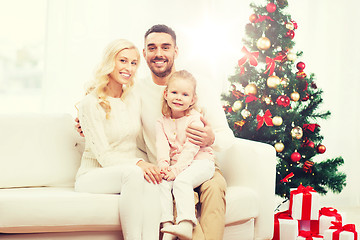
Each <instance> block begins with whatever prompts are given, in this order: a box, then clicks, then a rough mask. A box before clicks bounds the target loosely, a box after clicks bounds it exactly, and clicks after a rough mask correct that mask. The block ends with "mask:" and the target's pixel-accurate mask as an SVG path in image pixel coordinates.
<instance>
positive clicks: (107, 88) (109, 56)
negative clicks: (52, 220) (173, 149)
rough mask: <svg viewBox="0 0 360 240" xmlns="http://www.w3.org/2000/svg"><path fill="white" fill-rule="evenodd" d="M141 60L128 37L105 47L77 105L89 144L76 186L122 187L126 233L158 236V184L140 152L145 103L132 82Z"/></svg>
mask: <svg viewBox="0 0 360 240" xmlns="http://www.w3.org/2000/svg"><path fill="white" fill-rule="evenodd" d="M139 61H140V54H139V51H138V50H137V48H136V47H135V46H134V45H133V44H132V43H131V42H129V41H127V40H124V39H119V40H115V41H113V42H112V43H110V44H109V46H108V47H107V48H106V50H105V52H104V56H103V59H102V62H101V63H100V65H99V66H98V68H97V71H96V73H95V81H94V84H93V85H92V86H91V87H90V88H89V89H88V91H87V92H88V93H87V95H86V96H85V97H84V99H83V100H82V101H81V102H80V103H79V107H78V108H79V120H80V123H81V127H82V130H83V132H84V135H85V150H84V153H83V156H82V159H81V165H80V168H79V171H78V173H77V176H76V182H75V190H76V191H79V192H91V193H121V197H120V203H119V206H120V209H119V211H120V221H121V225H122V230H123V236H124V239H125V240H128V239H131V240H133V239H134V240H140V239H151V240H155V239H156V240H158V239H159V222H160V206H159V190H158V186H157V185H156V184H151V183H148V182H147V181H145V179H144V171H145V170H146V164H144V163H145V162H144V161H142V159H140V158H137V157H136V154H135V152H136V137H137V135H138V133H139V131H140V127H141V124H140V112H139V111H140V106H139V100H138V99H137V98H136V97H135V96H134V94H133V93H132V91H131V87H132V86H133V84H134V76H135V73H136V70H137V68H138V64H139ZM145 201H146V204H147V205H148V206H149V207H145V206H144V205H145Z"/></svg>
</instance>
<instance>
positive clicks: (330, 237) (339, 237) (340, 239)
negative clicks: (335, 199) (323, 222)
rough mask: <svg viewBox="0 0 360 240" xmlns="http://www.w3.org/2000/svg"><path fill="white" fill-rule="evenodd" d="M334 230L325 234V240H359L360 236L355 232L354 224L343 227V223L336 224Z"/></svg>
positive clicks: (329, 230)
mask: <svg viewBox="0 0 360 240" xmlns="http://www.w3.org/2000/svg"><path fill="white" fill-rule="evenodd" d="M334 225H335V226H332V227H331V228H332V229H328V230H326V231H325V232H324V240H358V239H359V234H358V233H357V232H356V230H355V225H354V224H347V225H344V226H341V223H338V222H337V223H334Z"/></svg>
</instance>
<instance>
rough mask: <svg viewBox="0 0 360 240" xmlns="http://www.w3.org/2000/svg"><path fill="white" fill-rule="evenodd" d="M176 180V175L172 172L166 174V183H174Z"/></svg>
mask: <svg viewBox="0 0 360 240" xmlns="http://www.w3.org/2000/svg"><path fill="white" fill-rule="evenodd" d="M175 178H176V176H175V174H174V173H173V172H171V171H168V172H166V174H165V176H164V179H165V180H166V181H173V180H174V179H175Z"/></svg>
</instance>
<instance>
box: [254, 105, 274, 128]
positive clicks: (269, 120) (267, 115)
mask: <svg viewBox="0 0 360 240" xmlns="http://www.w3.org/2000/svg"><path fill="white" fill-rule="evenodd" d="M271 117H272V115H271V112H270V110H269V109H267V110H266V111H265V114H264V115H263V116H260V115H259V114H258V115H257V116H256V120H257V121H258V125H257V129H256V130H259V129H260V128H261V127H262V126H263V125H264V123H265V124H266V125H267V126H274V124H273V122H272V118H271Z"/></svg>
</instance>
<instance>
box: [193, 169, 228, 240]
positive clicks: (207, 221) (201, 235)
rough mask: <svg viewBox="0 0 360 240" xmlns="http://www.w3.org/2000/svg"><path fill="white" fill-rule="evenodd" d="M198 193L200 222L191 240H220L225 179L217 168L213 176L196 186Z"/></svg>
mask: <svg viewBox="0 0 360 240" xmlns="http://www.w3.org/2000/svg"><path fill="white" fill-rule="evenodd" d="M196 190H197V191H198V193H199V195H200V202H199V204H200V206H199V208H198V209H199V210H200V213H201V217H200V224H198V225H196V227H195V228H194V232H193V240H222V239H223V235H224V229H225V211H226V202H225V192H226V181H225V179H224V177H223V176H222V173H221V171H220V170H219V169H216V170H215V174H214V177H213V178H211V179H210V180H208V181H206V182H204V183H203V184H202V185H201V186H199V187H198V188H196Z"/></svg>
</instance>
